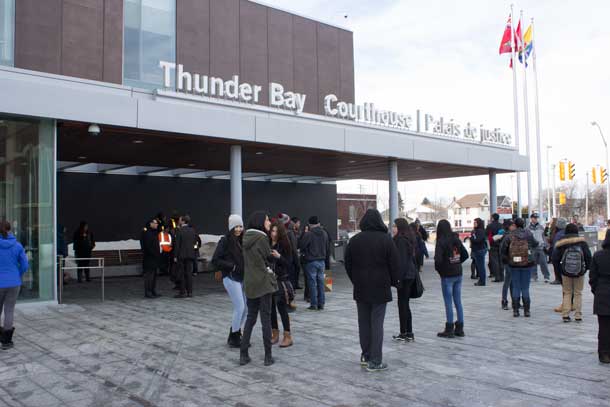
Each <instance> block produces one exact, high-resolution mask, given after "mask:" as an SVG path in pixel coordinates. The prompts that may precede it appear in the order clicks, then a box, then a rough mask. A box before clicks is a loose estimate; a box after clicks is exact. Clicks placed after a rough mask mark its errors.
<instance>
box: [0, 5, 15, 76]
mask: <svg viewBox="0 0 610 407" xmlns="http://www.w3.org/2000/svg"><path fill="white" fill-rule="evenodd" d="M14 38H15V0H0V65H9V66H13V65H14V47H15V44H14V42H15V40H14Z"/></svg>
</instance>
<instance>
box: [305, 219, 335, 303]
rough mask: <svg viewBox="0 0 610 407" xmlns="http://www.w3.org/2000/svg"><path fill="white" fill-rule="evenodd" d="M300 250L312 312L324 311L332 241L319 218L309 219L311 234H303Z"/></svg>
mask: <svg viewBox="0 0 610 407" xmlns="http://www.w3.org/2000/svg"><path fill="white" fill-rule="evenodd" d="M299 249H301V253H302V254H303V256H304V258H305V273H307V281H308V283H309V297H310V306H309V308H308V309H309V310H310V311H316V310H318V311H321V310H323V309H324V304H325V302H326V301H325V300H326V298H325V294H324V270H326V269H328V268H330V239H329V238H328V233H326V231H325V230H324V229H323V228H322V226H321V225H320V221H319V219H318V217H317V216H312V217H310V218H309V232H306V233H304V234H303V237H302V238H301V241H300V243H299Z"/></svg>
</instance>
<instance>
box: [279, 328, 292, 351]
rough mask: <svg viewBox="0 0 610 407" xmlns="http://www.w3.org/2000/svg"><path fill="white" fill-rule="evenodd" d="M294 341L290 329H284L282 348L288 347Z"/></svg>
mask: <svg viewBox="0 0 610 407" xmlns="http://www.w3.org/2000/svg"><path fill="white" fill-rule="evenodd" d="M293 343H294V342H293V341H292V335H291V334H290V332H288V331H284V339H282V343H280V348H287V347H289V346H292V344H293Z"/></svg>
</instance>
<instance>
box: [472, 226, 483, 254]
mask: <svg viewBox="0 0 610 407" xmlns="http://www.w3.org/2000/svg"><path fill="white" fill-rule="evenodd" d="M470 249H471V250H472V251H473V252H478V251H480V250H487V236H486V235H485V230H483V229H481V228H478V229H474V230H473V231H472V232H471V233H470Z"/></svg>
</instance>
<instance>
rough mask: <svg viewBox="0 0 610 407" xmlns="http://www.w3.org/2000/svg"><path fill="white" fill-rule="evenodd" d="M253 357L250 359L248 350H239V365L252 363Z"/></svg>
mask: <svg viewBox="0 0 610 407" xmlns="http://www.w3.org/2000/svg"><path fill="white" fill-rule="evenodd" d="M251 360H252V359H250V355H248V350H247V349H246V350H242V351H240V352H239V365H240V366H245V365H247V364H248V363H250V361H251Z"/></svg>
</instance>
